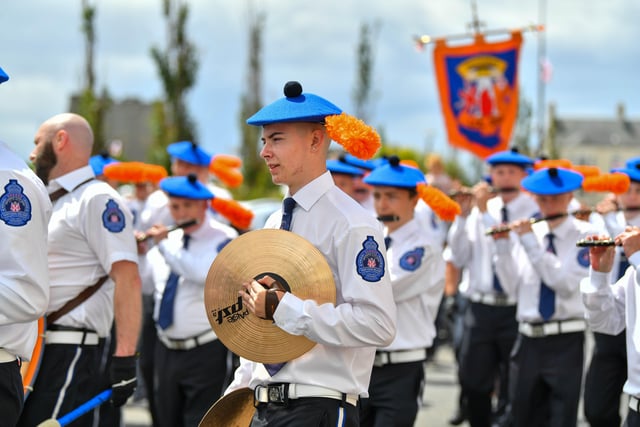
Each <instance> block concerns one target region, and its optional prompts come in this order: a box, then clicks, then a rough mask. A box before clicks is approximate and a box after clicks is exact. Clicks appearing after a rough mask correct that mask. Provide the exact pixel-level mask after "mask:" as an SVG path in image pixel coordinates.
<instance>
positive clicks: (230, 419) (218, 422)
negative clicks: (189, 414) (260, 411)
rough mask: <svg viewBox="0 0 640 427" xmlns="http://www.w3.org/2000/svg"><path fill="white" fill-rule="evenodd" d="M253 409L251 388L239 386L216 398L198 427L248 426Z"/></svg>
mask: <svg viewBox="0 0 640 427" xmlns="http://www.w3.org/2000/svg"><path fill="white" fill-rule="evenodd" d="M255 410H256V408H255V407H254V406H253V390H251V389H250V388H248V387H246V388H239V389H237V390H234V391H232V392H231V393H229V394H227V395H226V396H222V397H221V398H220V399H218V400H217V401H216V402H215V403H214V404H213V405H212V406H211V408H209V410H208V411H207V413H206V414H204V417H202V419H201V420H200V424H198V427H249V425H250V424H251V419H252V418H253V414H254V412H255Z"/></svg>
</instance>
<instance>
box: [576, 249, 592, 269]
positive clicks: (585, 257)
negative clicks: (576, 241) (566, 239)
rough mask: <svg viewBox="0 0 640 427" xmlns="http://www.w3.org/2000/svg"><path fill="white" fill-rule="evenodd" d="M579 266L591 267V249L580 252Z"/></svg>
mask: <svg viewBox="0 0 640 427" xmlns="http://www.w3.org/2000/svg"><path fill="white" fill-rule="evenodd" d="M578 264H580V265H581V266H583V267H589V248H582V249H580V252H578Z"/></svg>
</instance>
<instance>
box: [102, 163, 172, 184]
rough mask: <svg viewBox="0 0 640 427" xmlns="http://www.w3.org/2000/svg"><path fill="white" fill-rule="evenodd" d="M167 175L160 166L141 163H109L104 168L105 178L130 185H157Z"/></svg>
mask: <svg viewBox="0 0 640 427" xmlns="http://www.w3.org/2000/svg"><path fill="white" fill-rule="evenodd" d="M167 175H168V174H167V171H166V170H165V168H163V167H162V166H159V165H152V164H147V163H142V162H119V163H111V164H108V165H106V166H105V167H104V176H105V177H106V178H108V179H112V180H115V181H119V182H125V183H132V184H140V183H144V182H152V183H154V184H157V183H158V182H160V180H162V179H163V178H166V177H167Z"/></svg>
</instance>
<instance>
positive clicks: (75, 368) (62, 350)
mask: <svg viewBox="0 0 640 427" xmlns="http://www.w3.org/2000/svg"><path fill="white" fill-rule="evenodd" d="M101 351H102V349H101V348H100V346H97V345H94V346H81V345H70V344H47V345H45V347H44V353H43V354H42V362H41V364H40V370H39V371H38V375H37V377H36V381H35V382H34V385H33V391H32V392H31V393H29V397H28V398H27V399H26V401H25V405H24V410H23V411H22V415H21V416H20V421H19V422H18V426H20V427H33V426H37V425H38V424H39V423H41V422H42V421H44V420H47V419H49V418H54V419H57V418H60V417H61V416H63V415H66V414H67V413H69V412H71V411H72V410H74V409H76V408H77V407H78V406H80V405H81V404H83V403H85V402H86V401H88V400H89V399H91V398H92V397H94V396H95V395H96V394H98V393H99V392H100V391H101V390H97V389H98V386H97V383H98V382H99V381H96V380H99V379H100V354H101ZM109 404H110V403H109V402H107V403H105V405H109ZM92 425H93V412H92V411H89V412H88V413H87V414H85V415H83V416H82V417H80V418H78V419H77V420H76V421H74V423H73V427H91V426H92Z"/></svg>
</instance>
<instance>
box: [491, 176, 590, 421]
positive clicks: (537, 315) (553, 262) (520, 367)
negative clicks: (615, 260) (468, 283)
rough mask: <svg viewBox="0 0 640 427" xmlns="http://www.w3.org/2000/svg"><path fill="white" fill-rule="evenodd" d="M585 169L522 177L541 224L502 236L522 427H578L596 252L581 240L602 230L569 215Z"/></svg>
mask: <svg viewBox="0 0 640 427" xmlns="http://www.w3.org/2000/svg"><path fill="white" fill-rule="evenodd" d="M582 180H583V178H582V175H580V174H579V173H577V172H574V171H570V170H566V169H560V168H546V169H541V170H538V171H536V172H534V173H533V174H532V175H530V176H528V177H527V178H525V179H523V180H522V187H523V188H524V189H525V190H527V191H528V192H530V193H531V194H532V195H533V197H534V199H535V201H536V203H537V204H538V206H539V209H540V215H541V217H540V219H539V220H538V221H537V222H536V223H534V224H532V221H531V219H530V218H525V219H518V220H516V221H514V222H511V223H510V224H509V227H510V228H511V230H513V231H514V232H515V234H516V235H517V237H516V236H514V235H513V233H511V234H510V233H509V231H503V232H500V233H495V234H494V235H493V237H494V239H496V248H497V253H496V256H495V260H496V272H497V274H498V278H499V280H500V281H501V283H502V284H503V288H504V291H505V292H506V294H507V295H508V296H509V297H510V298H513V297H516V298H517V302H518V309H517V319H518V323H519V324H518V332H519V333H518V338H517V340H516V343H515V344H514V348H513V351H512V354H511V369H510V379H509V380H510V402H511V416H512V417H513V423H514V426H515V427H521V426H522V427H524V426H567V427H568V426H575V425H576V423H577V416H578V402H579V400H580V386H581V383H582V371H583V362H584V348H583V347H584V331H585V327H586V324H585V321H584V307H583V306H582V302H581V300H580V290H579V284H580V280H581V279H582V278H584V277H586V276H587V274H588V267H589V258H588V250H587V249H586V248H580V247H576V242H577V241H579V240H580V239H582V238H584V237H585V236H586V235H588V234H593V233H594V232H596V233H597V231H598V229H597V228H596V227H594V226H593V225H592V224H590V223H588V222H585V221H581V220H579V219H577V218H575V217H574V216H572V215H569V214H568V207H569V204H570V202H571V199H572V198H573V192H574V191H575V190H577V189H579V188H580V187H581V185H582Z"/></svg>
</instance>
